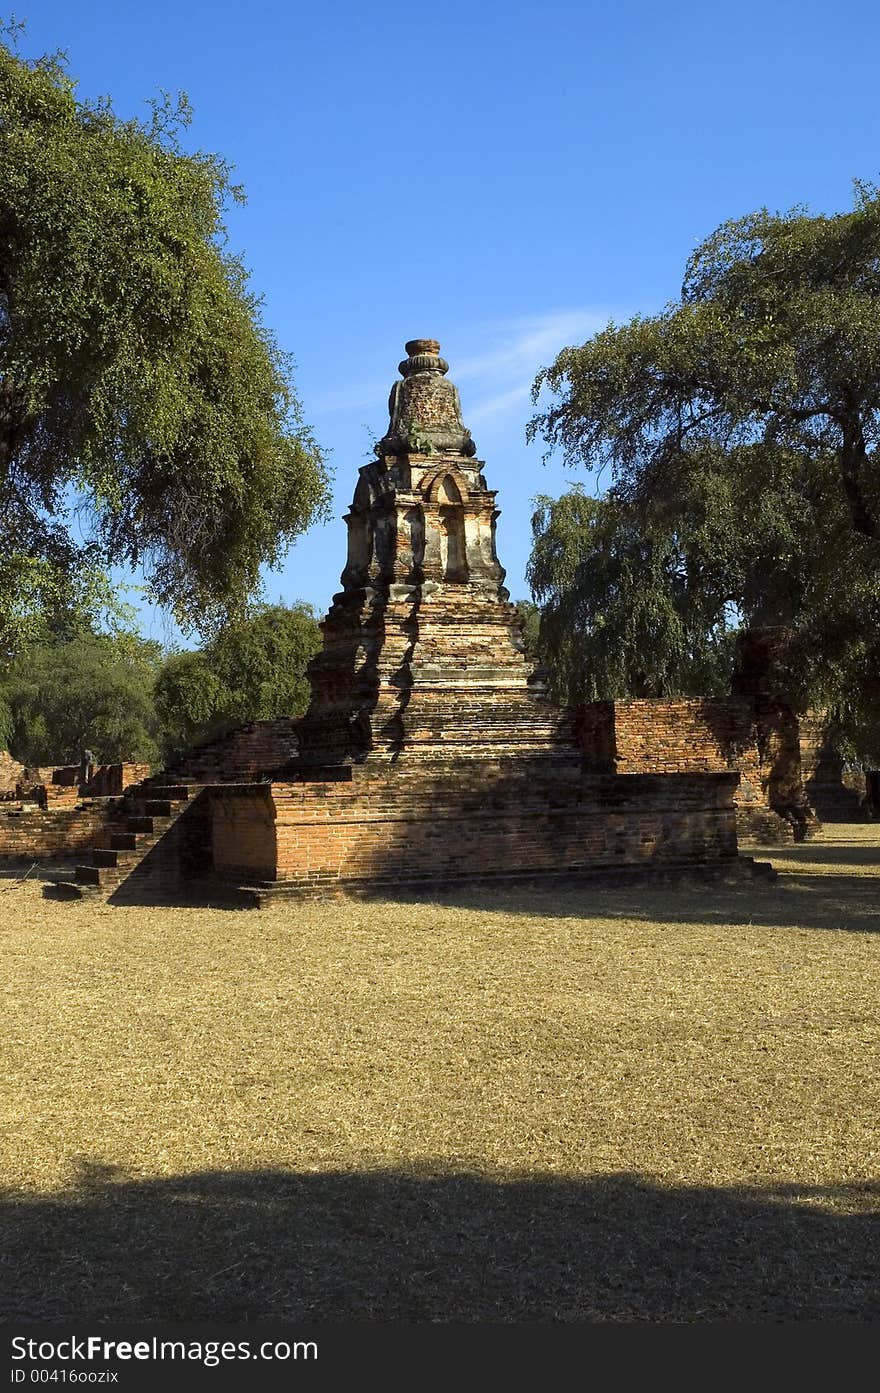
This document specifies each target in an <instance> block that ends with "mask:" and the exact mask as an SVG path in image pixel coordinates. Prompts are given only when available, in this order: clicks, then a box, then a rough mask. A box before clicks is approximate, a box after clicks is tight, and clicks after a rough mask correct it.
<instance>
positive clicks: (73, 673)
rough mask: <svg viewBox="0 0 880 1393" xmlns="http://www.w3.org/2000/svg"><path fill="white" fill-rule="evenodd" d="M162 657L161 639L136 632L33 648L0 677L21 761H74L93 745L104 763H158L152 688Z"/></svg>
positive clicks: (3, 701) (11, 740)
mask: <svg viewBox="0 0 880 1393" xmlns="http://www.w3.org/2000/svg"><path fill="white" fill-rule="evenodd" d="M161 661H162V650H161V647H160V645H159V644H157V643H154V642H152V641H149V640H145V639H142V638H140V637H139V636H138V635H136V634H133V633H130V632H129V633H117V634H106V633H104V634H97V633H79V634H77V635H76V636H74V637H62V638H60V639H57V640H56V641H54V642H51V643H46V644H41V645H37V646H36V647H33V648H30V649H29V650H28V652H27V653H26V654H25V655H23V656H21V657H19V658H18V659H17V660H16V661H15V662H13V663H12V664H11V665H10V667H9V668H8V669H7V672H6V674H5V676H4V677H3V679H2V681H0V705H2V704H5V706H6V707H7V709H8V712H9V718H8V722H7V724H8V727H9V730H8V734H9V740H8V744H9V747H10V749H11V750H12V752H13V754H14V755H15V757H16V758H17V759H19V760H21V762H22V763H23V764H31V765H60V764H73V763H77V762H78V760H79V757H80V754H81V752H82V750H83V749H84V748H86V747H87V748H88V749H90V750H92V751H93V753H94V754H95V755H96V756H97V759H98V762H99V763H118V762H121V761H122V760H140V761H144V762H147V763H153V762H155V761H156V760H157V758H158V753H159V750H158V744H157V740H156V736H157V721H156V715H155V709H154V705H153V692H152V689H153V683H154V681H155V677H156V673H157V671H158V668H159V665H160V663H161Z"/></svg>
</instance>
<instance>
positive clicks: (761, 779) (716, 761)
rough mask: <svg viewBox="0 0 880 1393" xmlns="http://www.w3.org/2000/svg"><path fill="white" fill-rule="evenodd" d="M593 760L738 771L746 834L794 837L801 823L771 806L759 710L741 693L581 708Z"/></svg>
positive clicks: (738, 802)
mask: <svg viewBox="0 0 880 1393" xmlns="http://www.w3.org/2000/svg"><path fill="white" fill-rule="evenodd" d="M578 736H579V741H580V746H581V750H582V751H583V754H584V758H585V759H586V760H587V762H588V763H589V764H590V765H591V766H592V767H594V768H595V769H597V770H607V771H609V772H610V771H613V772H615V773H618V774H658V775H663V774H700V773H724V772H730V771H736V772H737V773H738V774H739V776H740V779H739V784H738V786H737V789H736V792H735V794H734V805H735V807H736V810H737V826H738V832H739V836H740V839H741V840H743V841H756V840H769V841H790V840H791V839H792V837H793V830H792V828H791V826H790V824H789V823H788V822H786V821H785V820H784V819H783V818H781V817H779V816H778V815H777V814H776V813H774V812H773V810H772V809H771V808H770V805H769V803H768V801H767V793H766V781H767V776H766V771H765V770H764V769H763V768H762V764H761V758H760V755H759V751H758V740H757V731H756V727H755V714H754V708H753V705H752V703H751V702H750V701H749V700H748V699H744V698H737V697H719V698H705V697H694V698H689V699H688V698H680V699H676V700H665V699H663V700H660V699H657V700H631V701H597V702H592V703H591V704H590V705H588V706H584V707H582V708H580V709H579V712H578Z"/></svg>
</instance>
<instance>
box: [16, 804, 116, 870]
mask: <svg viewBox="0 0 880 1393" xmlns="http://www.w3.org/2000/svg"><path fill="white" fill-rule="evenodd" d="M104 823H105V810H104V808H103V807H101V806H100V805H93V806H92V807H89V808H70V809H52V810H48V809H45V810H44V809H43V808H40V807H39V806H38V805H37V804H35V803H31V804H25V805H20V806H19V807H16V808H8V807H4V806H2V805H0V860H4V859H5V860H10V861H25V860H31V861H43V860H51V859H53V858H55V857H67V856H70V855H72V854H74V853H75V852H78V851H81V850H83V849H84V848H86V847H92V846H95V845H96V843H97V842H98V841H99V840H100V835H101V832H102V830H103V827H104Z"/></svg>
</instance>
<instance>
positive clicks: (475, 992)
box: [0, 827, 880, 1321]
mask: <svg viewBox="0 0 880 1393" xmlns="http://www.w3.org/2000/svg"><path fill="white" fill-rule="evenodd" d="M763 854H764V855H768V854H772V856H773V859H774V861H775V863H776V864H777V865H778V867H779V868H780V870H781V872H782V874H781V876H780V879H779V881H778V882H777V883H776V884H775V885H771V886H767V885H763V884H755V885H754V886H747V887H741V888H735V889H731V888H719V889H715V888H708V889H707V888H706V887H705V886H701V887H695V886H694V887H690V888H688V887H675V888H669V887H666V888H657V887H654V888H649V887H644V886H641V887H633V888H632V889H621V888H609V887H605V888H595V887H593V888H590V887H585V888H582V889H578V890H564V891H560V890H558V889H556V890H552V891H539V890H494V891H491V892H490V891H488V890H485V891H478V890H468V891H466V892H462V893H460V894H458V895H453V896H451V897H450V898H449V899H448V900H447V901H446V902H445V903H443V904H415V903H413V904H407V903H383V904H367V905H364V904H362V903H355V904H346V905H341V906H340V905H335V904H334V905H326V906H322V905H308V906H305V907H296V906H294V905H292V904H287V905H279V906H277V907H275V908H272V909H270V910H266V911H260V912H255V911H247V910H221V909H198V908H185V909H184V908H181V909H148V908H111V907H109V906H98V907H94V906H93V905H89V904H87V903H82V904H77V903H74V904H64V903H55V902H51V901H46V900H44V899H42V898H41V895H40V886H39V885H38V884H33V883H31V882H26V883H25V884H23V885H18V884H14V883H13V882H11V881H2V882H0V930H2V946H3V954H4V961H5V965H6V970H5V981H4V983H3V990H4V1004H5V1010H4V1028H3V1043H2V1056H0V1075H2V1078H3V1081H4V1087H3V1101H2V1110H0V1179H2V1183H3V1185H4V1187H5V1215H4V1222H5V1225H6V1227H7V1231H8V1232H9V1233H10V1234H11V1237H12V1244H13V1259H12V1262H11V1263H9V1264H7V1265H6V1267H5V1268H4V1273H5V1276H6V1283H5V1285H6V1292H5V1294H4V1297H3V1306H4V1311H3V1314H4V1315H5V1316H6V1317H7V1318H9V1317H11V1316H13V1315H14V1316H16V1317H28V1318H31V1319H40V1318H45V1319H62V1318H67V1319H73V1318H75V1317H86V1316H89V1317H91V1318H94V1319H101V1318H110V1317H115V1318H120V1319H121V1318H127V1319H158V1318H165V1319H176V1320H183V1319H200V1318H211V1317H214V1318H217V1319H226V1320H246V1319H255V1318H258V1317H265V1318H272V1317H285V1318H292V1319H298V1320H302V1319H308V1318H313V1319H329V1320H333V1319H345V1318H355V1319H368V1320H380V1319H391V1320H394V1319H404V1320H432V1321H434V1320H459V1321H461V1320H464V1321H473V1320H496V1321H497V1320H501V1321H520V1320H569V1321H570V1320H652V1321H669V1320H705V1319H716V1320H717V1319H722V1320H724V1319H734V1320H743V1319H747V1320H753V1319H758V1320H791V1319H842V1320H861V1319H867V1318H870V1317H874V1318H876V1317H877V1314H878V1311H880V1308H878V1304H877V1296H878V1290H880V1271H878V1261H877V1247H876V1239H875V1238H874V1237H873V1236H872V1225H873V1224H874V1223H875V1222H876V1214H877V1210H878V1208H880V1187H878V1185H877V1153H878V1131H877V1119H878V1116H880V1106H878V1105H880V1097H878V1094H880V1087H878V1067H877V1066H878V1054H877V1036H878V1020H880V1009H878V978H880V952H878V949H880V934H878V932H877V930H878V928H880V917H878V916H880V910H878V901H880V893H878V892H880V831H878V829H876V828H872V827H847V828H835V829H832V830H830V831H828V832H826V833H825V834H824V835H823V837H822V839H821V840H820V841H819V842H815V843H811V844H808V845H806V846H803V847H795V848H791V849H789V850H787V851H786V852H784V853H782V854H777V853H766V852H765V853H763Z"/></svg>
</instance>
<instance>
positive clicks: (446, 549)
mask: <svg viewBox="0 0 880 1393" xmlns="http://www.w3.org/2000/svg"><path fill="white" fill-rule="evenodd" d="M437 503H438V513H439V516H440V566H441V569H442V572H443V579H444V580H449V581H466V580H467V578H468V564H467V553H466V549H465V535H464V507H463V505H462V497H461V494H460V492H459V490H458V485H457V484H456V482H455V480H454V479H453V478H452V477H451V475H448V474H447V475H446V476H445V477H444V478H443V479H442V480H441V482H440V487H439V489H438V491H437Z"/></svg>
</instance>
